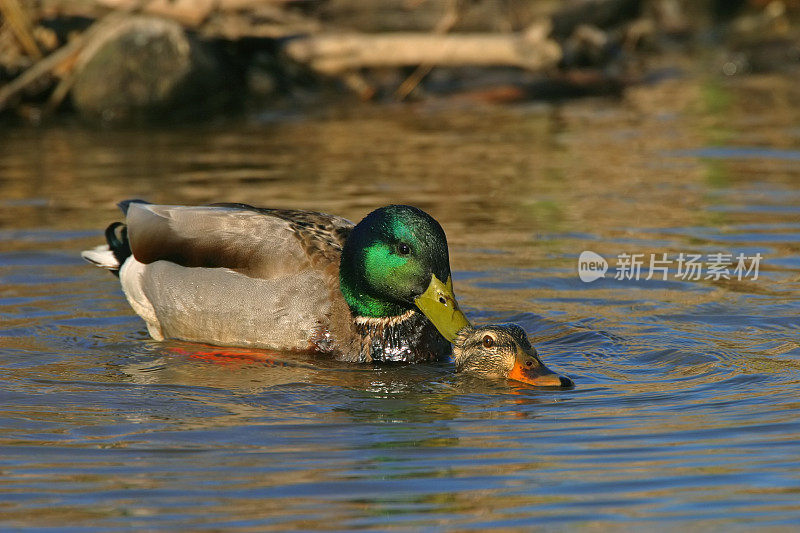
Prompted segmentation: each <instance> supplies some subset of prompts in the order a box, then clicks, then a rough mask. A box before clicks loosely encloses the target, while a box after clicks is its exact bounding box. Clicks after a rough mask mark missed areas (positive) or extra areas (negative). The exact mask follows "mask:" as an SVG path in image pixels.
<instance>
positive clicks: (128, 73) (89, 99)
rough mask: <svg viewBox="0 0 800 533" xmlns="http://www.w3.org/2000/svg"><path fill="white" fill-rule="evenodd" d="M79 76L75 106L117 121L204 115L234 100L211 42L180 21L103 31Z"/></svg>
mask: <svg viewBox="0 0 800 533" xmlns="http://www.w3.org/2000/svg"><path fill="white" fill-rule="evenodd" d="M74 76H75V78H74V84H73V87H72V93H71V96H72V102H73V104H74V106H75V108H76V109H77V110H78V111H79V112H80V113H81V114H82V115H83V116H84V117H86V118H88V119H92V120H97V119H99V120H102V121H103V122H114V123H124V122H146V121H152V120H159V119H163V118H167V119H169V118H175V119H180V118H184V117H189V116H198V115H203V114H205V113H207V112H213V111H215V110H218V109H219V108H220V107H221V106H224V105H225V104H226V103H227V102H229V100H230V96H231V94H232V92H233V88H234V87H235V83H230V82H229V81H228V80H230V79H231V78H232V77H231V76H229V75H228V73H226V72H225V69H224V67H223V64H222V61H220V59H219V56H218V55H217V54H216V53H215V50H213V49H212V48H211V46H210V45H209V44H207V43H203V42H200V41H198V40H197V39H195V38H193V37H191V36H190V35H188V34H187V33H186V32H185V31H184V30H183V28H182V27H181V26H180V25H179V24H177V23H176V22H172V21H168V20H164V19H160V18H155V17H145V16H132V17H125V18H124V19H122V20H116V21H114V22H113V23H112V24H109V25H108V27H105V28H102V29H100V30H99V31H98V32H97V33H96V35H95V36H94V38H93V39H92V40H91V42H90V43H88V44H87V46H86V47H85V48H84V49H83V51H82V52H81V54H80V55H79V57H78V59H77V61H76V66H75V73H74Z"/></svg>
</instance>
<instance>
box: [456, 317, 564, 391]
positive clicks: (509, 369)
mask: <svg viewBox="0 0 800 533" xmlns="http://www.w3.org/2000/svg"><path fill="white" fill-rule="evenodd" d="M453 359H454V360H455V364H456V372H469V373H472V374H478V375H481V376H486V377H490V378H505V379H513V380H516V381H521V382H523V383H530V384H531V385H537V386H539V387H564V388H568V387H572V386H573V383H572V380H571V379H569V378H567V377H564V376H559V375H558V374H556V373H554V372H552V371H550V370H549V369H548V368H547V367H546V366H544V363H542V361H541V359H539V355H538V354H537V353H536V349H535V348H534V347H533V346H531V343H530V341H529V340H528V335H527V334H526V333H525V330H523V329H522V328H521V327H519V326H517V325H516V324H506V325H491V326H481V327H478V328H473V327H471V326H467V327H465V328H464V329H463V330H461V331H460V332H459V334H458V335H457V336H456V339H455V340H454V341H453Z"/></svg>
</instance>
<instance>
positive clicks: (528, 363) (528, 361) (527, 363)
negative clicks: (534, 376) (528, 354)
mask: <svg viewBox="0 0 800 533" xmlns="http://www.w3.org/2000/svg"><path fill="white" fill-rule="evenodd" d="M525 366H533V361H531V360H530V359H528V360H527V361H525Z"/></svg>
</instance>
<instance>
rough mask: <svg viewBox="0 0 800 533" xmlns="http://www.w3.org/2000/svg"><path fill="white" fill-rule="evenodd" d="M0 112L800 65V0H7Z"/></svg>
mask: <svg viewBox="0 0 800 533" xmlns="http://www.w3.org/2000/svg"><path fill="white" fill-rule="evenodd" d="M0 9H1V10H2V16H3V18H2V25H0V84H2V86H1V87H0V112H2V116H3V117H4V118H5V119H6V120H9V119H14V118H16V119H18V120H19V121H21V122H29V123H34V124H36V123H40V122H42V121H45V120H48V119H50V118H51V117H52V116H53V115H57V114H60V115H65V116H78V117H80V118H81V119H84V120H86V121H88V122H90V123H95V124H110V123H117V124H130V123H143V122H144V123H147V122H176V121H185V120H199V119H201V118H211V117H216V116H220V115H222V114H229V113H231V112H238V113H244V114H253V113H256V114H258V113H268V112H274V111H275V110H280V109H286V108H287V107H288V108H291V109H296V108H297V106H315V105H321V104H322V103H325V104H330V102H331V101H334V102H338V103H341V102H346V101H348V100H359V99H360V100H369V101H379V102H397V101H404V100H411V101H424V100H430V99H432V98H445V99H454V98H467V99H470V100H474V101H479V102H495V103H499V102H520V101H563V100H564V99H569V98H577V97H585V96H597V95H607V96H617V97H618V96H620V95H621V94H622V93H623V92H624V91H625V90H626V89H627V88H630V87H636V86H641V85H648V84H656V83H659V82H661V81H665V80H671V79H676V78H678V77H685V76H690V77H695V76H697V74H698V73H699V72H702V73H705V74H711V75H714V76H718V77H719V78H720V79H724V78H731V77H743V76H748V75H754V74H759V75H764V74H768V73H771V74H782V75H791V74H793V73H794V74H796V72H797V69H798V65H799V64H800V45H798V26H797V20H798V10H800V4H798V2H796V1H795V0H774V1H767V0H725V1H723V0H701V1H697V2H691V1H688V0H569V1H554V0H550V1H548V0H529V1H523V0H376V1H374V2H366V3H364V2H358V1H353V0H217V1H211V0H2V1H1V2H0Z"/></svg>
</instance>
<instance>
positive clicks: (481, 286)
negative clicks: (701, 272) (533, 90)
mask: <svg viewBox="0 0 800 533" xmlns="http://www.w3.org/2000/svg"><path fill="white" fill-rule="evenodd" d="M716 83H717V82H703V81H697V82H690V81H687V80H680V81H675V82H667V83H663V84H661V85H658V86H655V87H642V88H638V89H635V90H632V91H631V92H630V93H629V94H628V95H626V97H625V98H623V99H622V100H621V101H610V100H587V101H583V102H572V103H569V104H566V105H564V106H544V105H538V104H537V105H524V106H517V107H511V108H494V107H475V105H474V104H467V103H460V102H456V103H453V102H448V103H433V104H426V105H422V106H414V105H409V106H402V107H398V108H388V109H387V108H385V107H384V108H359V109H355V110H333V111H317V112H314V113H310V114H308V115H302V116H296V117H283V118H281V120H278V121H276V120H272V119H269V118H268V117H253V118H250V119H247V120H241V121H231V122H225V123H221V124H214V125H209V126H202V127H198V126H191V127H189V126H187V127H185V128H176V129H172V130H167V131H165V130H160V131H140V130H136V131H101V132H95V131H88V130H86V129H84V128H80V127H71V126H61V127H52V128H47V129H15V130H7V131H5V132H3V134H2V135H3V142H2V143H1V144H0V369H2V376H3V379H2V382H0V472H1V473H2V475H0V523H1V524H3V527H4V528H6V529H7V528H15V527H23V526H27V527H38V528H76V529H78V528H80V529H84V528H97V529H102V530H109V529H116V528H126V529H138V530H141V529H146V530H150V529H168V528H174V527H176V526H183V527H186V528H189V529H193V530H203V529H207V530H218V529H220V528H230V529H241V530H259V531H263V530H269V529H289V528H298V529H350V528H352V529H365V530H377V529H390V528H395V529H409V530H412V529H414V530H415V529H418V528H421V527H422V528H432V529H438V528H443V529H456V530H472V529H485V528H489V527H500V528H507V529H511V528H530V527H532V526H548V527H551V528H554V529H564V528H572V527H576V526H581V527H585V528H590V529H600V528H608V527H614V528H620V527H632V526H646V527H659V528H666V529H672V528H675V529H677V528H684V527H687V526H688V527H692V528H698V529H700V528H702V529H704V530H709V529H710V530H727V529H729V528H730V527H731V526H735V525H739V526H749V527H762V526H787V527H796V526H797V524H798V523H800V443H798V438H800V416H798V407H800V399H799V398H800V313H798V311H800V306H798V303H797V297H798V289H800V167H798V165H797V161H798V159H800V134H799V133H798V129H797V124H798V119H800V111H798V108H796V107H795V106H792V105H791V102H797V101H800V100H798V96H800V94H798V89H797V87H796V84H795V83H793V82H792V81H791V80H780V79H778V80H767V81H764V80H756V81H753V82H748V81H747V80H745V81H741V82H736V83H731V84H728V85H724V86H722V87H719V86H716V85H714V86H713V87H711V89H713V90H711V89H709V86H708V84H716ZM765 86H766V87H767V88H768V90H765V89H764V87H765ZM720 91H724V92H725V93H726V94H727V96H726V99H725V102H727V103H726V104H725V105H722V106H721V105H719V104H718V103H717V102H716V101H712V100H710V99H709V98H711V97H710V96H709V95H719V94H720ZM754 95H755V96H754ZM756 96H757V97H756ZM129 197H143V198H147V199H149V200H151V201H155V202H164V203H201V202H211V201H245V202H249V203H253V204H256V205H264V206H279V207H296V208H310V209H316V210H322V211H329V212H334V213H338V214H341V215H344V216H347V217H348V218H351V219H354V220H357V219H360V218H361V217H362V216H364V215H365V214H366V213H367V212H369V211H370V210H371V209H373V208H375V207H377V206H380V205H384V204H388V203H411V204H414V205H417V206H419V207H422V208H424V209H426V210H428V211H429V212H430V213H431V214H433V215H434V216H435V217H436V218H437V219H438V220H439V221H440V222H441V223H442V225H443V226H444V228H445V230H446V232H447V235H448V239H449V241H450V246H451V263H452V266H453V269H454V276H455V284H456V291H457V295H458V296H459V298H460V300H461V302H462V304H463V306H464V308H465V310H466V312H467V314H468V315H469V316H470V317H471V318H472V319H473V320H474V321H475V322H476V323H488V322H497V321H513V322H517V323H519V324H520V325H522V326H523V327H524V328H525V329H526V331H527V332H528V333H529V335H530V336H531V338H532V340H533V341H534V344H535V345H536V346H537V348H538V349H539V353H540V354H541V356H542V358H543V359H544V360H545V361H546V363H547V364H548V366H549V367H551V368H552V369H555V370H557V371H559V372H561V373H564V374H567V375H569V376H570V377H572V378H573V379H574V380H575V382H576V385H577V386H576V388H575V389H574V390H569V391H547V390H536V389H532V388H527V387H524V386H521V385H514V384H513V383H508V382H492V381H485V380H479V379H475V378H470V377H468V376H461V375H456V374H454V372H453V368H452V366H451V365H450V364H447V363H442V364H440V365H416V366H382V367H372V366H347V365H342V364H336V363H330V362H325V361H319V360H316V359H313V358H298V357H295V358H294V360H295V361H299V362H301V363H304V364H302V365H286V364H282V363H281V362H280V358H281V355H280V354H264V356H265V360H264V361H258V360H247V359H239V360H236V359H232V358H224V357H209V353H212V354H213V352H214V350H213V349H210V348H209V347H204V346H199V345H192V344H189V343H180V342H165V343H158V342H154V341H152V340H150V339H149V338H148V336H147V334H146V331H145V329H144V325H143V323H142V322H141V320H140V319H139V318H138V317H136V316H135V315H134V314H133V312H132V311H131V310H130V308H129V307H128V305H127V303H126V302H125V299H124V297H123V295H122V293H121V291H120V289H119V284H118V281H117V280H116V279H115V278H113V277H112V276H110V275H108V274H107V273H106V272H104V271H102V270H100V269H96V268H92V267H91V266H89V265H86V264H84V263H83V262H82V261H81V260H80V258H79V256H78V254H79V251H80V250H81V249H84V248H86V247H90V246H94V245H96V244H98V243H99V242H101V240H102V237H101V235H102V231H101V230H102V229H103V228H104V227H105V225H107V224H108V223H109V222H110V221H113V220H117V219H118V218H119V214H118V212H117V211H116V208H115V206H114V204H115V202H117V201H119V200H121V199H124V198H129ZM584 250H591V251H594V252H596V253H598V254H600V255H601V256H603V257H605V258H606V259H607V260H608V261H609V262H610V263H611V265H610V270H609V272H608V273H607V275H606V277H605V278H604V279H599V280H597V281H594V282H591V283H584V282H582V281H581V280H580V279H579V278H578V273H577V260H578V256H579V254H580V253H581V252H582V251H584ZM634 253H641V254H644V255H645V257H648V258H649V256H650V254H658V256H659V257H661V254H667V256H668V257H669V258H672V259H674V258H676V257H677V256H678V255H679V254H680V253H684V254H701V255H702V256H703V257H707V256H708V254H714V253H725V254H731V255H732V256H735V255H736V254H739V253H742V254H745V255H746V256H753V255H755V254H761V256H763V260H762V262H761V264H760V269H759V274H758V278H757V279H752V278H753V276H752V275H751V276H749V277H746V278H745V279H742V280H738V279H736V278H735V276H732V278H733V279H724V278H722V279H718V280H715V279H699V280H684V279H679V278H677V277H676V273H677V272H676V269H675V266H676V265H674V264H673V265H672V268H671V270H670V272H669V276H668V279H667V280H662V279H660V278H659V277H656V278H655V279H650V280H645V279H644V278H645V275H642V276H641V278H640V279H638V280H637V279H621V280H617V279H614V266H615V264H616V263H617V262H618V261H617V259H618V257H619V256H620V254H634Z"/></svg>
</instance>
